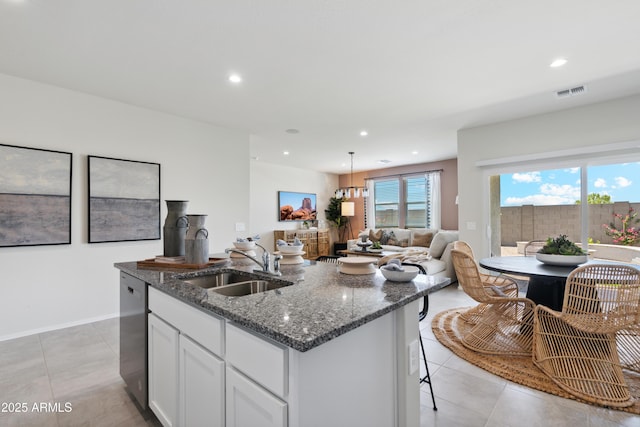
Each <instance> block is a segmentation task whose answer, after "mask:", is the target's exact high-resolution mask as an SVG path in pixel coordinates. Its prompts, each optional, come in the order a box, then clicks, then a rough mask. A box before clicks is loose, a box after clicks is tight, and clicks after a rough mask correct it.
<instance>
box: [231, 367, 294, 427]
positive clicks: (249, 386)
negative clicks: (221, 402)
mask: <svg viewBox="0 0 640 427" xmlns="http://www.w3.org/2000/svg"><path fill="white" fill-rule="evenodd" d="M226 406H227V417H226V418H227V427H256V426H260V427H286V425H287V404H286V403H285V402H283V401H281V400H280V399H278V398H277V397H275V396H274V395H272V394H271V393H269V392H268V391H267V390H265V389H263V388H262V387H260V386H259V385H257V384H256V383H254V382H253V381H251V380H250V379H248V378H247V377H245V376H244V375H242V374H241V373H239V372H238V371H236V370H235V369H233V368H229V367H227V405H226Z"/></svg>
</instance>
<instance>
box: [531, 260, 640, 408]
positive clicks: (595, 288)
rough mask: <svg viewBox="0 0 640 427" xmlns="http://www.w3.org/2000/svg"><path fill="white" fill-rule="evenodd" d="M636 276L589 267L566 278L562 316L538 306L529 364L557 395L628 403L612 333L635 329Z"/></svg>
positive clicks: (639, 283)
mask: <svg viewBox="0 0 640 427" xmlns="http://www.w3.org/2000/svg"><path fill="white" fill-rule="evenodd" d="M639 309H640V270H637V269H635V268H633V267H630V266H626V265H616V264H590V265H585V266H582V267H578V268H576V269H575V270H574V271H572V272H571V274H569V277H567V283H566V286H565V294H564V302H563V306H562V312H558V311H554V310H551V309H550V308H548V307H545V306H542V305H538V306H537V307H536V309H535V315H534V333H533V335H534V345H533V362H534V363H535V364H536V366H538V367H539V368H540V369H541V370H542V371H543V372H544V373H545V374H547V376H549V378H551V380H553V381H554V382H555V383H556V384H558V385H559V386H560V387H561V388H562V389H564V390H566V391H567V392H569V393H571V394H573V395H574V396H576V397H579V398H581V399H584V400H586V401H588V402H592V403H596V404H599V405H604V406H611V407H626V406H630V405H632V404H633V398H632V397H631V393H630V391H629V387H628V386H627V384H626V382H625V379H624V375H623V372H622V366H621V360H620V356H619V353H618V349H617V343H616V333H618V332H620V331H622V330H632V329H634V328H637V326H638V322H639V320H640V318H639V316H640V311H639Z"/></svg>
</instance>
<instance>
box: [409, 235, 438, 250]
mask: <svg viewBox="0 0 640 427" xmlns="http://www.w3.org/2000/svg"><path fill="white" fill-rule="evenodd" d="M432 240H433V233H424V234H418V233H415V234H414V235H413V246H423V247H425V248H428V247H429V246H431V241H432Z"/></svg>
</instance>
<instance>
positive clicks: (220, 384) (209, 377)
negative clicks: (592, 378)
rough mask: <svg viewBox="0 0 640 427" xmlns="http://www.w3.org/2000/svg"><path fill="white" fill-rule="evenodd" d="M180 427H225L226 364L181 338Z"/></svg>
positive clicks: (185, 338)
mask: <svg viewBox="0 0 640 427" xmlns="http://www.w3.org/2000/svg"><path fill="white" fill-rule="evenodd" d="M179 366H180V371H179V375H178V377H179V381H180V389H179V395H180V399H179V400H180V425H181V426H184V427H200V426H202V427H224V394H225V389H224V362H223V361H222V360H220V359H218V358H217V357H215V356H214V355H213V354H211V353H209V352H208V351H207V350H205V349H204V348H203V347H201V346H200V345H198V344H197V343H196V342H194V341H192V340H190V339H189V338H187V337H186V336H185V335H180V356H179Z"/></svg>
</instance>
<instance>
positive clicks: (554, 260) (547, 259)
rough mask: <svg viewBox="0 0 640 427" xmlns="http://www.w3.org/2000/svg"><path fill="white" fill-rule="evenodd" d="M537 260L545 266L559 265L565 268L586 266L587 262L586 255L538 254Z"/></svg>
mask: <svg viewBox="0 0 640 427" xmlns="http://www.w3.org/2000/svg"><path fill="white" fill-rule="evenodd" d="M536 259H537V260H538V261H540V262H541V263H543V264H547V265H559V266H564V267H570V266H573V265H579V264H584V263H585V262H587V256H586V255H553V254H541V253H537V254H536Z"/></svg>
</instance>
